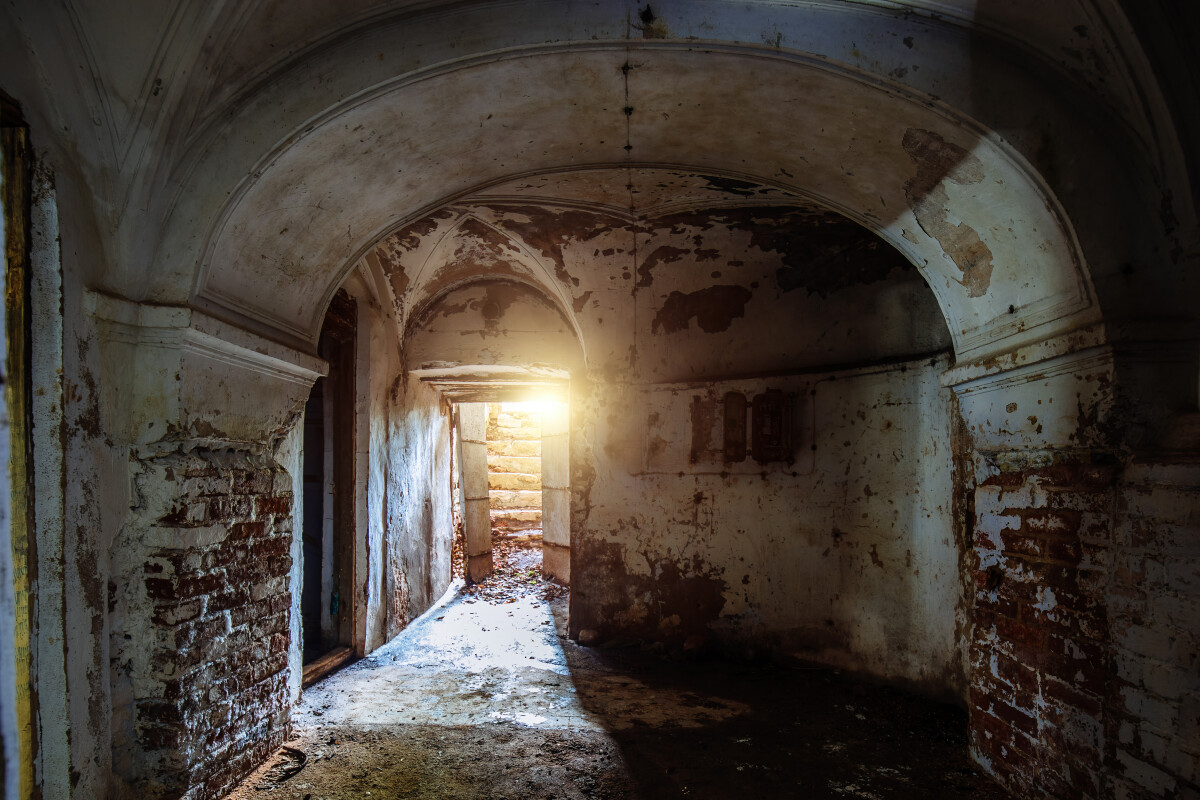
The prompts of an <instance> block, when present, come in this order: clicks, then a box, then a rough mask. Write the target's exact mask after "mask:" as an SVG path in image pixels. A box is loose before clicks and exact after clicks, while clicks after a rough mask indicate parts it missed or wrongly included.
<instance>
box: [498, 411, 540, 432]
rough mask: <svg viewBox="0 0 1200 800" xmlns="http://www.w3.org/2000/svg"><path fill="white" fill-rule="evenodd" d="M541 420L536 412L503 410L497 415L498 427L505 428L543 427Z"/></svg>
mask: <svg viewBox="0 0 1200 800" xmlns="http://www.w3.org/2000/svg"><path fill="white" fill-rule="evenodd" d="M540 422H541V420H539V419H538V417H537V415H536V414H519V413H517V414H514V413H513V412H511V411H501V412H500V413H499V414H497V415H496V427H497V428H503V429H505V430H533V431H536V430H538V429H540V428H541V424H540Z"/></svg>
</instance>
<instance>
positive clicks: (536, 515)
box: [488, 508, 542, 526]
mask: <svg viewBox="0 0 1200 800" xmlns="http://www.w3.org/2000/svg"><path fill="white" fill-rule="evenodd" d="M488 516H489V517H491V520H492V524H493V525H495V524H496V522H497V520H506V521H508V522H510V523H514V524H515V523H526V522H528V523H530V524H533V525H538V526H540V525H541V524H542V510H541V509H540V508H524V509H516V510H513V509H508V510H504V511H501V510H499V509H496V510H492V511H490V512H489V513H488Z"/></svg>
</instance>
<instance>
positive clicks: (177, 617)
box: [111, 449, 292, 797]
mask: <svg viewBox="0 0 1200 800" xmlns="http://www.w3.org/2000/svg"><path fill="white" fill-rule="evenodd" d="M140 466H141V469H140V471H139V473H138V474H137V475H136V483H137V489H138V495H139V497H140V498H141V500H142V502H143V509H144V510H145V512H147V513H146V516H145V517H143V519H145V520H146V522H147V523H148V524H147V526H146V527H145V528H142V529H140V530H138V529H136V528H135V529H130V530H129V531H128V535H129V538H128V539H127V540H126V541H125V542H124V548H125V553H124V555H126V556H127V557H132V556H133V555H134V554H135V552H136V553H138V555H137V558H138V559H140V562H139V566H135V567H134V568H133V569H132V570H131V573H132V575H133V577H134V579H133V580H132V581H130V582H129V583H127V584H125V585H122V586H113V587H111V592H112V595H113V597H112V599H111V602H112V604H113V606H114V610H116V611H117V613H118V614H119V615H120V616H121V618H122V624H120V625H119V626H118V630H119V632H120V634H121V635H120V636H118V637H116V638H115V640H114V642H113V648H112V658H113V672H114V682H115V683H116V685H118V686H121V687H124V688H123V689H122V690H121V694H122V695H123V696H121V697H119V698H114V700H117V701H118V702H121V704H122V706H123V708H124V710H123V712H122V713H119V714H117V715H116V716H117V719H118V721H119V722H120V723H121V724H120V726H119V730H118V732H117V733H116V735H115V736H114V739H115V742H114V750H116V751H117V752H119V753H122V755H123V757H125V758H132V763H131V764H129V765H128V771H127V774H130V775H131V776H132V777H133V778H134V783H135V784H136V785H137V786H138V787H139V788H140V790H141V791H143V792H144V793H146V794H147V795H148V796H150V797H160V796H161V797H179V796H181V795H187V796H196V797H219V796H221V795H223V794H224V793H225V792H227V791H228V790H229V789H230V788H232V786H233V784H234V783H236V782H237V781H238V780H240V779H241V778H242V777H244V776H245V775H246V774H247V773H249V772H250V771H251V770H252V769H254V768H255V767H256V766H257V765H258V764H260V763H262V762H263V761H264V760H265V759H266V758H268V757H269V756H270V754H271V753H272V752H274V750H275V749H276V748H277V747H278V746H279V745H280V744H282V743H283V741H284V740H285V739H286V738H287V735H288V712H289V709H290V703H291V695H290V692H289V691H288V650H289V646H290V634H289V623H290V613H291V603H292V595H291V591H290V573H291V568H292V557H291V546H292V516H291V511H292V479H291V476H290V475H289V474H288V473H287V472H285V471H284V470H283V469H281V468H280V467H279V466H278V465H276V464H275V463H274V462H273V461H272V460H271V459H270V458H269V457H258V458H255V457H251V456H248V455H246V454H244V453H237V452H232V451H211V450H200V449H197V450H193V451H191V452H189V453H186V454H184V453H178V452H176V453H172V454H169V455H165V456H162V457H157V458H152V459H147V460H144V461H143V462H141V465H140Z"/></svg>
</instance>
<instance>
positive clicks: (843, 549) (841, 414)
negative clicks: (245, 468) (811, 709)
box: [360, 169, 965, 700]
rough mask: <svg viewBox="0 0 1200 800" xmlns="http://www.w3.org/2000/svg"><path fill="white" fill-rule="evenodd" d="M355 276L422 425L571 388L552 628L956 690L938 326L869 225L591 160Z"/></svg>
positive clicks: (927, 295)
mask: <svg viewBox="0 0 1200 800" xmlns="http://www.w3.org/2000/svg"><path fill="white" fill-rule="evenodd" d="M360 275H361V276H363V277H362V282H363V283H367V282H368V281H369V280H373V281H374V282H375V283H376V284H377V285H384V286H388V287H390V289H391V292H392V294H393V296H394V298H395V300H394V304H393V306H392V307H391V308H389V309H388V313H389V314H390V315H391V316H392V317H393V320H394V322H395V324H396V325H397V326H398V328H399V329H400V330H402V331H403V334H402V337H401V341H402V345H401V350H402V363H403V364H404V370H405V378H406V381H407V382H408V383H410V384H412V385H419V386H421V387H424V388H425V389H431V390H432V391H433V393H434V394H435V395H436V396H437V397H438V398H440V401H439V402H441V403H442V405H441V406H440V409H441V410H440V413H441V414H442V415H443V416H444V417H448V416H449V415H450V413H451V408H452V404H454V403H458V404H466V403H470V402H489V401H490V402H496V401H501V400H504V399H506V398H507V399H510V400H511V399H514V395H513V392H518V391H520V392H525V393H527V394H528V393H529V392H537V391H542V390H546V391H551V392H556V393H558V395H559V397H560V398H561V400H563V401H564V409H565V408H566V405H565V401H566V400H568V399H569V408H570V412H569V423H568V422H566V421H564V426H565V428H566V430H565V431H564V432H565V433H567V434H568V435H566V436H564V437H563V438H564V440H566V441H564V442H563V445H564V449H565V450H566V451H567V452H568V453H569V456H567V458H566V459H565V461H566V464H565V469H564V472H568V473H569V475H564V476H563V481H562V484H563V488H564V491H563V493H562V498H561V502H562V504H563V505H565V506H567V507H566V508H563V509H561V512H562V513H561V517H560V519H561V520H562V525H563V530H562V532H561V539H562V542H561V545H562V548H563V551H562V552H561V553H560V555H561V556H562V557H563V560H564V562H565V563H564V564H563V566H562V568H561V572H562V575H561V577H562V579H563V580H564V582H566V581H569V583H570V586H571V595H570V597H571V600H570V620H569V626H568V627H569V634H570V636H571V637H572V638H575V639H577V640H579V641H585V642H589V643H604V642H612V641H654V642H661V643H663V645H664V646H666V647H670V648H682V649H685V650H692V651H696V650H700V651H711V652H715V653H723V654H726V655H732V656H737V657H744V656H759V655H763V654H771V655H774V656H780V657H784V658H789V659H791V658H798V659H805V660H814V661H818V662H821V663H826V664H832V665H837V666H844V667H849V668H853V669H858V670H863V671H866V672H869V673H872V674H876V675H878V676H881V677H886V678H889V679H893V680H898V681H901V682H904V683H907V684H911V685H919V686H921V687H922V688H923V689H924V690H926V691H928V692H931V693H933V694H937V695H943V696H947V697H955V698H959V699H960V700H961V699H962V693H963V691H964V685H965V681H964V680H963V677H962V675H963V667H962V665H963V650H962V643H961V642H960V641H959V640H958V634H957V630H958V627H959V624H960V621H961V618H962V614H963V608H962V595H963V591H962V587H961V585H960V578H959V569H958V564H959V558H960V550H961V546H960V543H959V542H958V541H957V539H958V537H957V536H956V533H955V519H954V503H953V498H952V482H951V470H952V468H953V463H952V461H953V460H952V446H951V397H950V392H949V391H948V390H946V389H943V388H942V387H941V386H940V384H939V380H938V378H939V375H940V373H941V372H942V371H944V370H945V369H946V367H947V366H948V364H949V358H950V336H949V332H948V331H947V328H946V324H945V321H944V318H943V316H942V314H941V312H940V310H939V308H938V305H937V302H936V300H935V298H934V295H933V293H932V292H931V291H930V289H929V287H928V286H927V285H926V283H925V281H924V279H923V278H922V276H921V274H920V273H919V272H918V271H917V270H916V269H915V268H914V267H913V265H912V264H910V263H909V262H908V261H907V260H906V259H905V258H904V257H903V256H902V255H901V254H900V253H899V252H897V251H896V250H895V249H893V248H892V247H890V246H889V245H888V244H887V243H885V242H884V241H883V240H881V239H880V238H879V237H878V236H876V235H875V234H874V233H872V232H871V231H869V230H867V229H866V228H864V227H863V226H861V225H859V224H858V223H856V222H854V221H851V220H849V219H847V218H846V217H844V216H842V215H840V214H838V213H836V212H834V211H831V210H829V209H826V208H823V207H821V206H820V205H818V204H816V203H814V202H812V201H811V200H810V199H807V198H804V197H801V196H798V195H795V194H792V193H789V192H787V191H784V190H781V189H779V188H776V187H772V186H768V185H764V184H760V183H754V182H748V181H744V180H740V179H733V178H730V177H728V176H715V175H704V174H699V173H695V172H686V171H672V170H657V169H640V170H634V169H609V170H590V171H579V172H572V173H558V174H552V175H542V176H536V177H533V178H525V179H521V180H516V181H512V182H510V183H507V184H503V185H498V186H493V187H491V188H489V189H487V190H486V191H482V192H479V193H476V194H474V195H471V196H468V197H464V198H460V199H459V200H456V201H454V202H453V203H451V204H449V205H446V206H443V207H441V208H440V209H438V210H436V211H434V212H432V213H429V214H427V215H426V216H424V217H422V218H420V219H417V220H415V221H412V222H411V223H409V224H407V225H405V226H404V227H402V228H401V229H399V230H397V231H395V232H394V233H392V234H391V235H389V236H387V237H385V238H384V239H383V240H382V241H381V242H380V243H379V244H378V245H377V246H375V247H374V248H372V249H371V251H370V252H368V254H367V255H366V256H365V257H364V259H363V261H362V262H361V264H360ZM409 391H410V392H411V391H413V390H412V389H409ZM460 407H462V406H461V405H460ZM460 433H461V430H460ZM460 439H461V436H460ZM543 481H544V476H543ZM482 491H483V495H482V496H486V494H487V490H486V486H485V487H484V489H483V490H482ZM463 509H464V513H466V510H465V505H464V506H463ZM467 524H468V526H469V524H470V523H469V521H467ZM488 530H489V533H490V530H491V525H490V520H489V524H488ZM435 535H436V536H448V535H449V532H448V531H442V532H438V533H437V534H435ZM476 549H478V548H476ZM467 550H468V558H469V557H470V555H471V553H470V550H471V545H470V543H469V542H468V545H467ZM544 552H548V551H545V550H544ZM482 569H483V568H481V570H482ZM482 574H484V572H483V571H481V572H480V573H479V576H482ZM479 576H477V577H479ZM389 627H390V626H389Z"/></svg>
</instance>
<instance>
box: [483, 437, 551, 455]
mask: <svg viewBox="0 0 1200 800" xmlns="http://www.w3.org/2000/svg"><path fill="white" fill-rule="evenodd" d="M487 451H488V455H489V456H518V457H524V458H529V457H532V458H537V459H541V456H542V440H541V439H537V440H535V441H525V440H521V439H508V440H501V441H497V442H491V441H489V442H488V443H487Z"/></svg>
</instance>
